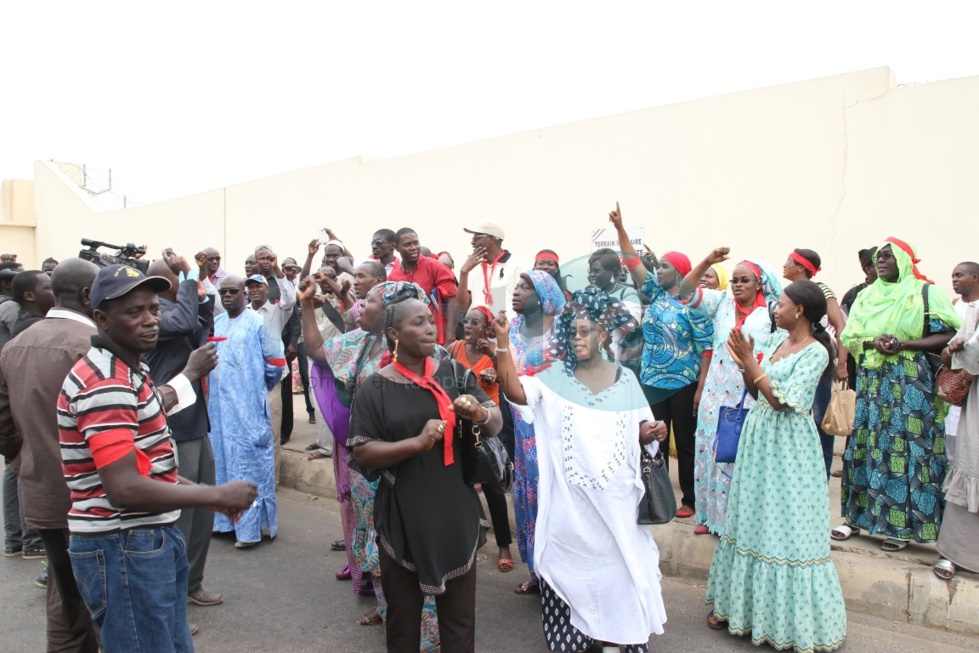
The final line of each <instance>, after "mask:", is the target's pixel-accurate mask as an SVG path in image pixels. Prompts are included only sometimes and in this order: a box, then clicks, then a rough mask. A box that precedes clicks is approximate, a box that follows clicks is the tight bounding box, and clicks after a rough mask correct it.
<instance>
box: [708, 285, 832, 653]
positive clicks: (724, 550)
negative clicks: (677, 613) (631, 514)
mask: <svg viewBox="0 0 979 653" xmlns="http://www.w3.org/2000/svg"><path fill="white" fill-rule="evenodd" d="M775 322H776V324H777V325H778V326H779V327H781V328H782V329H784V330H785V331H779V332H778V333H776V334H774V335H773V336H772V337H771V338H770V339H769V341H768V346H767V347H766V348H765V350H764V354H763V358H762V362H761V363H759V362H758V360H757V359H756V357H755V356H754V354H753V351H754V350H753V347H754V343H753V342H752V341H751V340H750V336H749V337H748V338H746V337H745V336H744V334H743V333H742V332H741V330H739V329H735V330H732V331H731V335H730V338H729V339H728V343H727V348H728V350H729V352H730V354H731V357H732V359H733V360H734V361H735V362H736V363H737V364H738V366H739V367H742V368H743V369H744V372H743V377H744V383H745V385H746V387H747V388H748V392H749V393H750V394H751V395H753V396H755V397H756V398H757V403H756V404H755V405H754V406H753V407H752V408H751V410H750V411H749V412H748V414H747V416H746V417H745V420H744V428H743V429H742V432H741V440H740V443H739V445H738V456H737V458H738V464H737V465H735V468H734V478H733V480H732V482H731V491H730V495H729V500H728V510H727V521H726V525H725V529H724V534H723V535H722V536H721V539H720V542H718V544H717V548H716V549H715V551H714V559H713V561H712V563H711V567H710V575H709V576H708V580H707V603H708V604H711V605H712V606H713V611H712V612H711V613H710V614H709V615H708V617H707V625H708V626H710V627H711V628H714V629H724V628H727V630H728V631H729V632H731V633H732V634H736V635H746V634H748V633H750V634H751V639H752V641H753V642H754V643H755V644H762V643H765V644H769V645H771V646H772V647H774V648H776V649H778V650H788V649H794V650H795V651H797V652H799V653H809V652H810V651H834V650H836V649H838V648H840V647H841V646H842V645H843V642H844V640H845V639H846V607H845V605H844V603H843V591H842V589H841V588H840V580H839V577H838V576H837V574H836V568H835V567H834V566H833V561H832V560H831V559H830V540H829V537H828V534H827V533H826V524H827V523H829V495H828V493H827V489H826V469H825V466H824V463H823V454H822V448H821V447H820V444H819V436H818V434H817V433H816V425H815V423H814V422H813V419H812V414H811V412H810V411H811V408H812V401H813V397H814V395H815V392H816V386H817V384H818V383H819V380H820V379H821V378H823V377H824V376H825V375H826V374H830V373H831V368H830V360H831V358H830V347H831V345H830V339H829V334H828V333H827V332H826V324H827V321H826V299H825V297H824V296H823V293H822V291H821V290H820V289H819V287H818V286H816V284H814V283H812V282H811V281H797V282H795V283H793V284H791V285H789V286H788V287H787V288H786V289H785V291H784V292H783V293H782V295H781V297H780V298H779V302H778V308H776V310H775Z"/></svg>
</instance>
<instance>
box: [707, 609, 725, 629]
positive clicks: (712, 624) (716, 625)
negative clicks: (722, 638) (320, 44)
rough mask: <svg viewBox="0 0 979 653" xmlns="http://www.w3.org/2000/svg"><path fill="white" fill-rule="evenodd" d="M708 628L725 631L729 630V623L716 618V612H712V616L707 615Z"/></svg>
mask: <svg viewBox="0 0 979 653" xmlns="http://www.w3.org/2000/svg"><path fill="white" fill-rule="evenodd" d="M707 627H708V628H710V629H711V630H724V629H725V628H727V621H726V620H724V619H718V618H717V617H715V616H714V611H713V610H711V611H710V614H708V615H707Z"/></svg>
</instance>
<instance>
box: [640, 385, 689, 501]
mask: <svg viewBox="0 0 979 653" xmlns="http://www.w3.org/2000/svg"><path fill="white" fill-rule="evenodd" d="M643 388H644V389H645V386H643ZM696 394H697V383H696V382H694V383H691V384H690V385H688V386H686V387H684V388H680V390H678V391H677V392H675V393H674V394H673V395H671V396H670V397H669V398H668V399H665V400H664V401H661V402H659V403H656V404H650V406H649V408H650V409H651V410H652V411H653V416H654V417H655V418H656V419H658V420H661V421H663V422H666V425H667V426H668V427H670V428H671V429H672V430H673V441H674V442H675V443H676V456H677V465H678V467H677V476H679V477H680V492H681V494H682V495H683V496H682V497H681V499H680V503H681V504H682V505H684V506H689V507H691V508H693V507H694V506H695V505H696V503H695V501H694V485H693V461H694V457H695V456H696V455H697V447H696V437H695V434H696V432H697V416H696V415H694V413H693V398H694V395H696ZM647 396H648V395H647ZM665 459H666V461H667V466H669V460H670V458H669V456H666V457H665Z"/></svg>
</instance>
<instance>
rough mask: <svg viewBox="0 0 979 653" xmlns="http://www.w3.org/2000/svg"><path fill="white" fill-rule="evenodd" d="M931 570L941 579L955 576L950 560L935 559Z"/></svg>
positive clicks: (950, 578) (953, 566) (949, 578)
mask: <svg viewBox="0 0 979 653" xmlns="http://www.w3.org/2000/svg"><path fill="white" fill-rule="evenodd" d="M931 570H932V571H934V572H935V575H936V576H938V577H939V578H941V579H942V580H952V579H953V578H955V571H956V569H955V565H954V564H952V561H951V560H946V559H945V558H939V559H938V560H936V561H935V565H934V566H933V567H932V568H931Z"/></svg>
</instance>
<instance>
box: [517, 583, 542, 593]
mask: <svg viewBox="0 0 979 653" xmlns="http://www.w3.org/2000/svg"><path fill="white" fill-rule="evenodd" d="M513 593H514V594H540V584H539V583H532V582H530V581H529V580H525V581H524V582H522V583H520V584H519V585H517V586H516V587H514V588H513Z"/></svg>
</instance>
